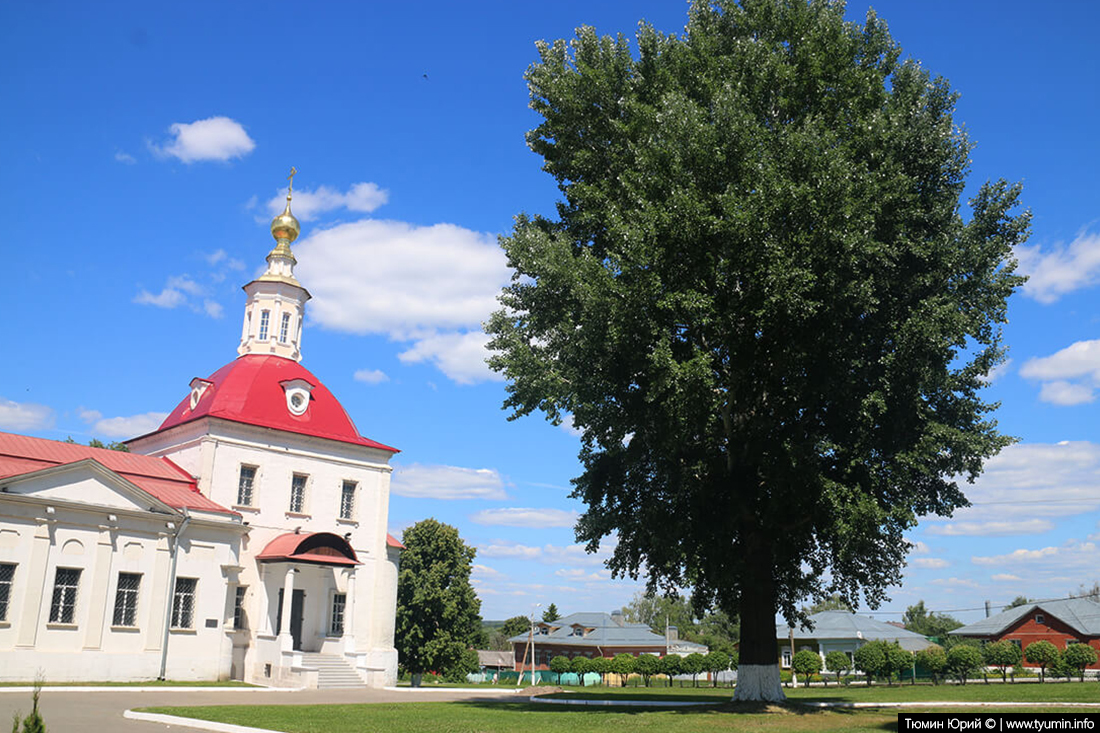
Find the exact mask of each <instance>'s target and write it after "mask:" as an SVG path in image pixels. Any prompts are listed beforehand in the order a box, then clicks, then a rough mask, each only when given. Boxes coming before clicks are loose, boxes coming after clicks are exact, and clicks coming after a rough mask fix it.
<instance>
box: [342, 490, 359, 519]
mask: <svg viewBox="0 0 1100 733" xmlns="http://www.w3.org/2000/svg"><path fill="white" fill-rule="evenodd" d="M355 486H356V483H355V482H354V481H345V482H344V487H343V489H342V490H341V491H340V519H351V518H352V517H353V516H354V515H355Z"/></svg>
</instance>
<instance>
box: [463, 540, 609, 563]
mask: <svg viewBox="0 0 1100 733" xmlns="http://www.w3.org/2000/svg"><path fill="white" fill-rule="evenodd" d="M477 554H478V557H495V558H502V559H513V560H526V561H531V562H540V563H544V564H546V565H573V566H593V565H602V564H603V562H604V560H605V559H606V558H607V557H608V556H609V555H610V554H611V552H610V547H609V546H606V545H601V546H600V551H599V552H597V553H594V554H589V553H587V552H585V550H584V545H543V546H541V547H535V546H531V545H521V544H519V543H516V542H505V541H500V542H494V543H492V544H488V545H478V547H477Z"/></svg>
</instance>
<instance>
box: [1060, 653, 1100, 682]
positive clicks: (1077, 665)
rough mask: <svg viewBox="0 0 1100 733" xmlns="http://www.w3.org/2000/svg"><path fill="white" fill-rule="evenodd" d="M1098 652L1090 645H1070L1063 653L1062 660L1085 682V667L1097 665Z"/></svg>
mask: <svg viewBox="0 0 1100 733" xmlns="http://www.w3.org/2000/svg"><path fill="white" fill-rule="evenodd" d="M1096 657H1097V654H1096V650H1095V649H1093V648H1092V647H1091V646H1089V645H1088V644H1070V645H1069V646H1067V647H1066V650H1065V651H1064V652H1062V660H1063V661H1064V662H1065V663H1066V665H1067V666H1068V667H1069V668H1070V669H1072V670H1074V671H1075V672H1077V673H1078V674H1079V675H1080V677H1081V681H1082V682H1084V681H1085V667H1087V666H1089V665H1090V664H1096Z"/></svg>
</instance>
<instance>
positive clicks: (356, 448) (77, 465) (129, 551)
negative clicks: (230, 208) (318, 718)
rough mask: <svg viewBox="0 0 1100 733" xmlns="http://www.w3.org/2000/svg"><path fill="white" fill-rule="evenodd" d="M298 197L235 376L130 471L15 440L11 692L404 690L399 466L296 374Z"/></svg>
mask: <svg viewBox="0 0 1100 733" xmlns="http://www.w3.org/2000/svg"><path fill="white" fill-rule="evenodd" d="M292 180H293V179H292ZM292 193H293V188H291V190H290V191H288V194H287V204H286V208H285V210H284V211H283V213H282V214H281V215H279V216H277V217H275V219H274V221H272V224H271V234H272V236H273V237H274V238H275V247H274V248H273V249H272V250H271V252H270V253H269V254H268V255H267V269H266V271H265V272H264V273H263V274H262V275H260V276H259V277H258V278H257V279H255V280H253V281H252V282H250V283H248V284H247V285H245V286H244V291H245V293H246V294H247V301H246V304H245V312H244V321H243V326H242V329H241V341H240V346H239V348H238V349H237V357H236V359H234V360H233V361H232V362H230V363H229V364H226V365H225V366H223V367H222V368H220V369H218V370H217V371H215V372H214V373H213V374H211V375H210V376H208V377H205V378H204V377H196V378H195V379H193V380H192V381H191V383H190V385H186V389H183V387H184V386H185V385H181V392H182V393H185V394H184V396H183V399H182V400H181V401H180V402H179V404H178V405H176V407H175V409H174V410H172V412H171V413H170V414H169V415H168V417H167V418H166V419H165V420H164V422H163V423H162V424H161V426H160V427H159V428H158V429H157V430H155V431H154V432H152V433H149V434H147V435H142V436H139V437H137V438H134V439H132V440H130V441H127V446H128V447H129V448H130V451H131V452H130V453H125V452H119V451H112V450H107V449H102V448H91V447H87V446H82V445H76V444H72V443H62V442H57V441H52V440H45V439H40V438H32V437H28V436H22V435H14V434H10V433H0V657H2V658H3V660H4V664H3V665H0V681H28V680H33V679H35V677H36V676H37V677H41V678H43V679H45V680H46V681H48V682H62V681H134V680H151V679H157V678H161V679H170V680H227V679H235V680H243V681H246V682H252V683H257V684H261V685H269V686H286V687H341V686H343V687H350V686H371V687H381V686H385V685H392V684H394V682H395V680H396V676H397V652H396V650H395V649H394V639H393V635H394V614H395V607H396V599H397V569H398V562H399V559H400V551H401V550H402V549H403V548H402V546H401V543H400V542H398V541H397V540H396V539H394V538H393V537H392V536H390V535H388V534H387V533H386V526H387V515H388V510H389V492H390V474H391V472H392V467H391V466H390V465H389V460H390V458H392V457H393V456H394V454H396V453H397V449H396V448H391V447H389V446H387V445H384V444H382V443H379V442H376V441H374V440H371V439H369V438H365V437H363V436H361V435H360V434H359V432H358V430H357V429H356V427H355V425H354V423H352V421H351V418H350V417H349V416H348V414H347V412H346V411H345V410H344V408H343V406H341V404H340V402H339V401H337V399H336V398H335V397H334V396H333V395H332V393H331V392H329V390H328V389H327V388H326V387H325V385H324V384H322V383H321V381H320V380H319V379H317V377H315V376H314V375H313V374H312V373H310V372H309V370H307V369H306V368H305V367H303V366H302V365H301V363H300V362H301V342H302V323H303V318H304V315H305V306H306V302H307V301H308V300H309V298H310V295H309V292H308V291H307V290H306V289H305V288H304V287H302V285H301V284H300V283H299V282H298V280H297V279H296V278H295V276H294V266H295V264H297V261H296V260H295V258H294V254H293V253H292V251H291V247H290V246H291V244H292V243H293V242H294V240H295V239H296V238H297V237H298V234H299V231H300V226H299V224H298V221H297V219H295V218H294V215H293V214H292V213H291V210H290V204H291V197H292Z"/></svg>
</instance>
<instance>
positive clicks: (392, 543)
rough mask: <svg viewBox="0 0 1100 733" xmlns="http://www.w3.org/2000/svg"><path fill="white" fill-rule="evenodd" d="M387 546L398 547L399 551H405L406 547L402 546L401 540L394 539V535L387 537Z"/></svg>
mask: <svg viewBox="0 0 1100 733" xmlns="http://www.w3.org/2000/svg"><path fill="white" fill-rule="evenodd" d="M386 544H387V545H389V546H390V547H396V548H397V549H399V550H404V549H405V546H404V545H403V544H401V540H399V539H397V538H396V537H394V536H393V535H392V534H387V535H386Z"/></svg>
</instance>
